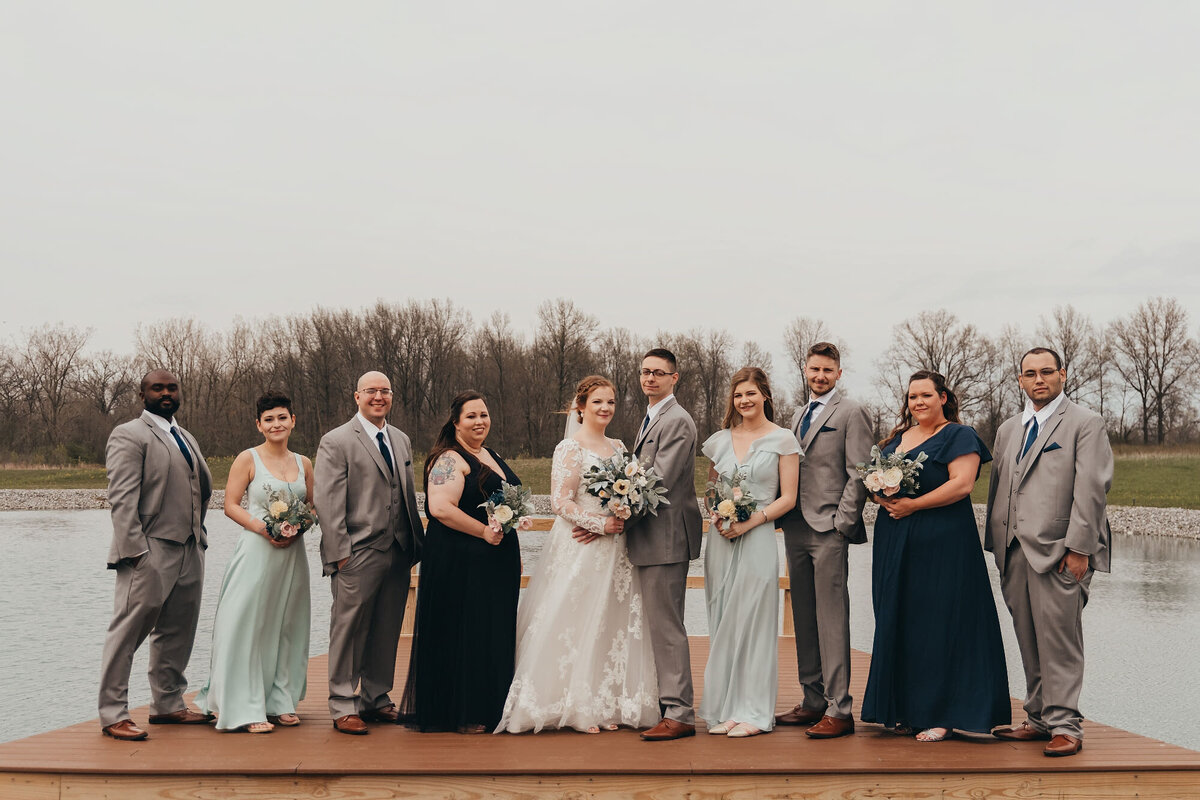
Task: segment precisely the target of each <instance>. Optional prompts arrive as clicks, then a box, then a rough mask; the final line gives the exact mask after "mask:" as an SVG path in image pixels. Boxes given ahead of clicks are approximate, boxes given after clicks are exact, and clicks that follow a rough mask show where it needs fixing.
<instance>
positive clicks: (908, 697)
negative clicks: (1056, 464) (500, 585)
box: [862, 370, 1011, 742]
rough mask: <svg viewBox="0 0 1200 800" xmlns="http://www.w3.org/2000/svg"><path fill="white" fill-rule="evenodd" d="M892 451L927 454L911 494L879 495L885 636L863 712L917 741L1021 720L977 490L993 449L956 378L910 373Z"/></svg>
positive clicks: (887, 446)
mask: <svg viewBox="0 0 1200 800" xmlns="http://www.w3.org/2000/svg"><path fill="white" fill-rule="evenodd" d="M880 445H881V450H882V451H883V454H884V455H888V454H890V453H892V452H895V451H897V450H899V451H901V452H903V453H904V454H905V455H906V457H908V458H916V457H917V456H918V455H919V454H920V453H925V454H926V456H927V460H926V461H925V462H924V465H923V466H922V468H921V470H920V472H918V473H917V480H918V483H919V487H918V489H917V491H916V493H915V495H914V496H912V497H904V496H900V495H893V496H891V497H878V496H877V497H875V498H874V499H875V500H876V501H877V502H878V503H879V504H880V506H881V508H880V510H879V515H878V518H877V519H876V521H875V542H874V551H873V552H874V556H873V559H874V561H873V565H872V584H871V599H872V604H873V606H874V610H875V644H874V647H873V648H872V655H871V673H870V675H869V676H868V678H867V690H866V694H865V696H864V697H863V706H862V719H863V721H865V722H879V723H882V724H884V725H885V726H887V727H889V728H892V729H893V730H896V731H897V732H899V733H910V732H912V731H913V730H919V731H920V732H919V733H918V734H917V740H918V741H922V742H940V741H942V740H943V739H945V738H946V737H947V736H949V735H950V734H951V733H952V732H953V731H954V729H956V728H957V729H960V730H965V731H975V732H979V733H987V732H989V731H990V730H991V729H992V728H993V727H995V726H996V725H1001V724H1004V723H1008V722H1010V721H1011V708H1010V705H1009V700H1008V672H1007V670H1006V668H1005V664H1004V646H1003V644H1002V642H1001V639H1000V623H999V620H998V619H997V617H996V604H995V600H994V599H993V598H992V591H991V582H990V581H989V579H988V574H987V567H986V566H985V565H984V561H983V549H982V547H981V546H980V542H979V529H978V528H977V527H976V524H975V514H974V512H973V510H972V508H971V489H972V487H973V486H974V485H975V481H976V479H977V478H978V477H979V469H980V466H981V465H982V464H984V463H986V462H988V461H991V460H992V456H991V453H989V452H988V449H987V447H986V446H985V445H984V443H983V442H982V441H981V440H980V438H979V436H978V435H977V434H976V433H975V429H974V428H971V427H969V426H967V425H963V424H961V423H960V422H959V417H958V398H957V397H955V395H954V392H953V391H952V390H951V389H950V388H949V387H948V386H946V379H945V378H943V377H942V376H941V375H939V374H938V373H936V372H933V371H931V370H921V371H920V372H916V373H914V374H913V376H912V377H911V378H909V380H908V391H907V392H906V394H905V400H904V404H903V406H902V408H901V409H900V424H899V425H897V426H896V427H895V428H894V429H893V430H892V432H891V435H890V436H888V438H887V439H885V440H884V441H883V442H881V443H880Z"/></svg>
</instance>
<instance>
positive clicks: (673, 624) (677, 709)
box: [634, 561, 696, 725]
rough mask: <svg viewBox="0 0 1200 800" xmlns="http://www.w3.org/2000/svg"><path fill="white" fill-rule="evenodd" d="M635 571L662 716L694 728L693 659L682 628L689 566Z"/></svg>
mask: <svg viewBox="0 0 1200 800" xmlns="http://www.w3.org/2000/svg"><path fill="white" fill-rule="evenodd" d="M634 569H636V570H637V571H638V579H639V580H640V581H641V583H642V608H643V610H644V612H645V615H644V616H645V622H646V627H647V630H648V632H649V635H650V647H651V649H652V650H653V651H654V667H655V669H656V670H657V671H658V704H659V707H660V709H661V711H662V715H663V717H665V718H667V719H673V720H675V721H676V722H685V723H687V724H689V725H691V724H695V722H696V712H695V710H694V709H693V708H692V704H693V702H694V700H695V695H694V694H693V690H692V659H691V653H690V652H689V650H688V638H687V629H686V628H685V627H684V625H683V605H684V599H685V598H686V595H687V573H688V562H686V561H681V562H679V563H678V564H653V565H651V566H647V567H636V566H635V567H634Z"/></svg>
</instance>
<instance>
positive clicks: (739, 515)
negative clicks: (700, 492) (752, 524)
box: [704, 470, 758, 522]
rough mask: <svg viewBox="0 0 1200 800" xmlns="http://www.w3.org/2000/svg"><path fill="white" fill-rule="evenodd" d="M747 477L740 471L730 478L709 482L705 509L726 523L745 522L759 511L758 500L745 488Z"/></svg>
mask: <svg viewBox="0 0 1200 800" xmlns="http://www.w3.org/2000/svg"><path fill="white" fill-rule="evenodd" d="M745 482H746V476H745V475H744V474H743V473H742V471H741V470H738V471H737V472H735V473H734V474H733V476H732V477H730V478H723V477H722V478H718V479H717V480H715V481H709V482H708V485H707V487H706V488H705V490H704V507H705V508H707V509H708V511H709V513H710V514H714V515H716V516H717V517H720V518H721V519H723V520H724V521H725V522H745V521H746V520H748V519H750V515H751V514H753V513H754V512H755V511H757V510H758V500H757V499H755V497H754V495H752V494H751V493H750V491H749V490H748V489H746V487H745Z"/></svg>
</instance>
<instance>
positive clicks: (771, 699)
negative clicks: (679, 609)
mask: <svg viewBox="0 0 1200 800" xmlns="http://www.w3.org/2000/svg"><path fill="white" fill-rule="evenodd" d="M774 418H775V408H774V403H773V402H772V400H771V385H770V383H769V382H768V381H767V376H766V374H765V373H764V372H763V371H762V370H761V369H759V368H758V367H743V368H742V369H740V370H738V371H737V372H735V373H734V375H733V378H732V380H731V386H730V398H729V405H728V410H727V411H726V412H725V422H724V426H723V428H722V430H719V431H717V432H716V433H714V434H713V435H712V436H710V437H708V441H706V442H705V443H704V446H703V448H702V449H703V452H704V455H706V456H708V457H709V458H710V459H711V460H712V462H713V466H712V469H711V470H710V471H709V476H710V478H712V479H713V480H715V479H716V478H717V477H718V476H719V477H720V478H722V479H724V480H726V481H728V480H730V479H732V478H733V477H734V475H735V474H740V475H741V476H742V478H743V483H742V488H743V490H745V491H749V492H750V494H751V496H752V497H754V499H755V500H757V501H758V508H757V510H755V511H754V512H753V513H752V514H751V515H750V518H749V519H747V520H746V521H745V522H734V523H733V524H722V525H718V524H717V520H716V518H713V519H712V520H711V522H712V524H711V525H710V527H709V529H708V545H707V546H706V547H705V554H704V593H705V597H706V599H707V601H708V633H709V656H708V664H707V665H705V668H704V698H703V700H702V702H701V703H700V716H701V717H702V718H703V719H704V721H705V722H706V723H708V732H709V733H710V734H715V735H721V734H724V735H726V736H729V737H732V738H735V739H736V738H742V737H746V736H756V735H758V734H760V733H766V732H768V731H770V730H771V729H772V728H773V727H774V725H775V700H776V695H777V691H778V685H779V681H778V672H779V630H778V626H779V548H778V544H777V543H776V539H775V520H777V519H779V517H780V516H782V515H783V514H786V513H787V512H788V511H791V510H792V507H793V506H795V505H796V491H797V486H798V484H799V480H800V458H801V453H800V446H799V444H797V443H796V437H795V435H793V434H792V432H791V431H790V430H788V429H786V428H781V427H779V426H778V425H776V424H775V423H774Z"/></svg>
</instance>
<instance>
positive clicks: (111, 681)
mask: <svg viewBox="0 0 1200 800" xmlns="http://www.w3.org/2000/svg"><path fill="white" fill-rule="evenodd" d="M138 394H139V396H140V397H141V398H142V404H143V405H144V406H145V408H146V410H145V411H143V412H142V415H141V416H140V417H138V418H137V419H135V420H132V421H130V422H126V423H125V424H123V425H118V426H117V427H116V428H114V429H113V432H112V433H111V434H110V435H109V437H108V447H107V449H106V450H105V454H104V466H105V468H106V469H107V470H108V502H109V505H110V506H112V524H113V538H112V546H111V548H110V549H109V551H108V568H109V569H111V570H115V571H116V573H117V587H116V602H115V603H114V609H113V618H112V622H111V623H109V626H108V634H107V635H106V636H105V638H104V655H103V656H102V660H101V664H102V666H101V671H100V727H101V730H102V731H103V732H104V734H105V735H106V736H111V737H113V738H114V739H118V740H121V741H139V740H141V739H145V738H146V736H147V734H146V731H144V730H142V729H141V728H139V727H138V726H137V725H135V724H134V722H133V720H132V719H130V717H129V671H130V669H131V668H132V667H133V654H134V652H135V651H136V650H137V649H138V647H140V646H141V644H142V642H144V641H145V640H146V637H147V636H149V637H150V671H149V677H150V692H151V702H150V709H151V713H150V723H151V724H152V725H170V724H173V725H194V724H200V725H204V724H207V723H209V722H211V721H212V720H213V719H214V717H213V716H212V715H211V714H201V713H199V712H196V711H192V710H191V709H189V708H188V707H187V705H186V704H185V703H184V701H183V693H184V692H185V691H187V678H185V677H184V674H183V671H184V670H185V669H186V668H187V663H188V659H189V658H191V655H192V643H193V642H194V641H195V639H196V623H197V621H198V620H199V618H200V592H201V589H202V588H203V586H204V549H205V548H206V547H208V535H207V534H206V533H205V530H204V516H205V514H206V512H207V510H208V498H209V497H210V496H211V495H212V475H211V474H210V473H209V471H208V465H207V464H206V463H204V456H202V455H201V454H200V447H199V445H197V444H196V440H195V438H193V436H192V435H191V434H190V433H188V432H187V431H185V430H184V429H183V428H181V427H179V426H178V425H177V424H176V423H175V412H176V411H178V410H179V404H180V402H181V401H182V393H181V392H180V390H179V379H178V378H176V377H175V376H174V375H172V374H171V373H170V372H168V371H166V370H165V369H156V370H152V371H150V372H148V373H146V376H145V377H144V378H142V384H141V389H140V391H139V393H138Z"/></svg>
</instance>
